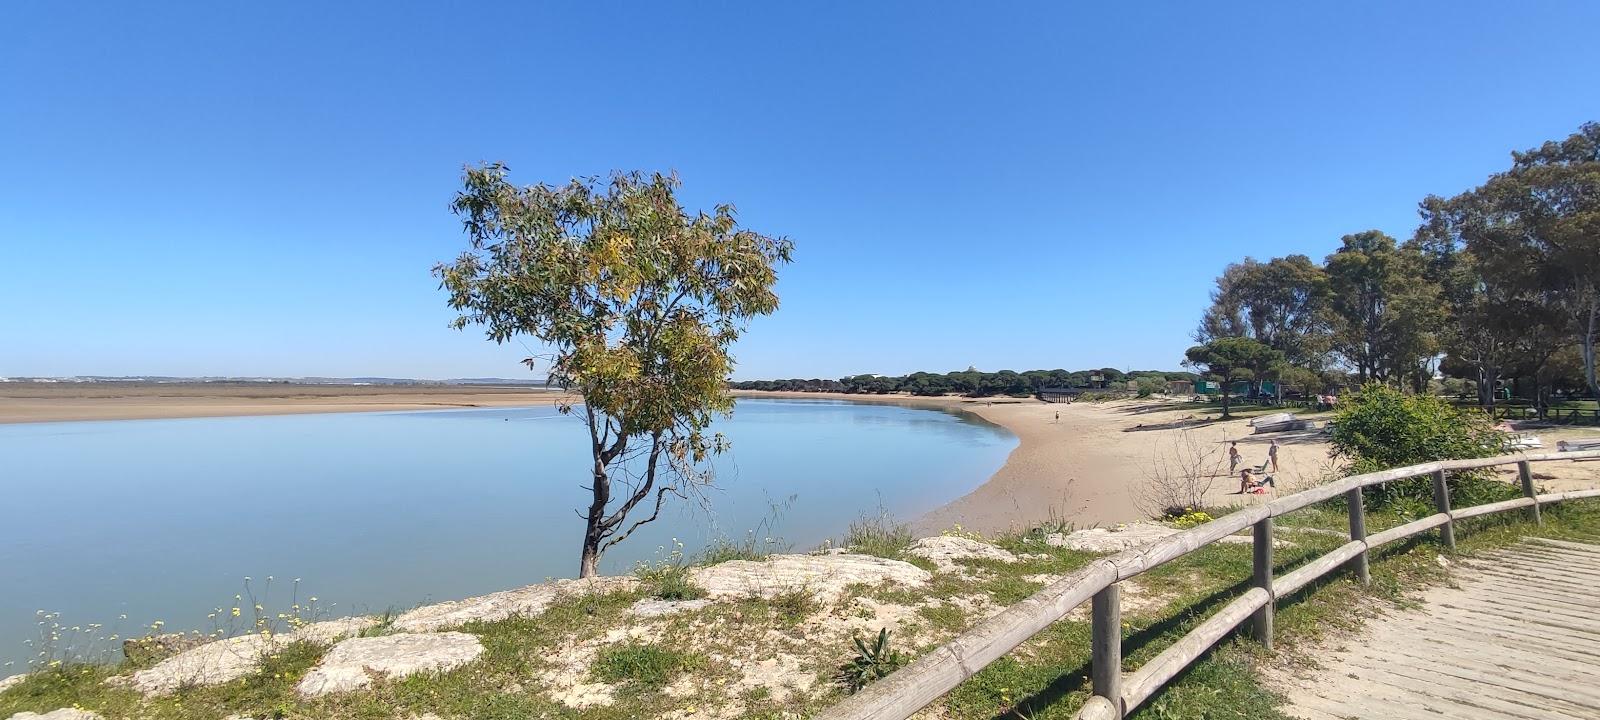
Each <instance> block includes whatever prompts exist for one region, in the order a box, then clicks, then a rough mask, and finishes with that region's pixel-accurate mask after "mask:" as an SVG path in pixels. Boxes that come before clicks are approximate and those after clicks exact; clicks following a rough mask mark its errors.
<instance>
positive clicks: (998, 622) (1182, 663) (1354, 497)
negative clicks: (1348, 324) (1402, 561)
mask: <svg viewBox="0 0 1600 720" xmlns="http://www.w3.org/2000/svg"><path fill="white" fill-rule="evenodd" d="M1595 458H1600V450H1589V451H1584V452H1566V453H1538V454H1528V455H1520V454H1519V455H1509V456H1502V457H1495V458H1484V459H1480V460H1448V461H1442V462H1431V463H1423V464H1421V465H1412V466H1410V467H1403V468H1395V469H1393V470H1384V471H1382V472H1375V473H1368V474H1366V475H1355V476H1352V477H1347V478H1344V479H1342V480H1339V481H1336V482H1333V483H1329V484H1327V485H1322V486H1320V487H1316V488H1313V489H1311V490H1306V491H1304V492H1300V493H1296V494H1294V495H1289V496H1286V497H1281V498H1278V499H1277V500H1274V501H1272V502H1270V503H1267V504H1265V505H1257V506H1255V507H1251V508H1247V509H1244V510H1240V511H1238V512H1235V513H1232V514H1230V515H1224V516H1222V517H1220V518H1217V519H1216V520H1213V521H1211V522H1209V523H1206V524H1204V525H1201V526H1199V527H1196V528H1193V529H1190V530H1186V531H1184V532H1182V533H1178V534H1177V535H1172V536H1170V537H1167V538H1163V539H1162V540H1158V541H1156V542H1155V543H1152V544H1150V545H1147V546H1145V547H1142V548H1137V549H1133V550H1127V551H1124V552H1121V553H1118V554H1116V555H1111V556H1109V557H1104V558H1099V559H1097V560H1094V561H1093V562H1090V563H1089V564H1088V565H1086V566H1084V567H1082V568H1080V569H1078V570H1077V571H1076V572H1074V573H1072V574H1071V575H1068V576H1067V577H1065V578H1062V579H1061V580H1058V581H1056V582H1055V583H1053V584H1051V585H1050V586H1048V587H1046V588H1044V589H1043V590H1040V591H1039V592H1037V593H1035V594H1034V595H1033V596H1031V597H1029V598H1028V599H1026V600H1023V601H1022V602H1020V603H1017V604H1016V605H1013V606H1011V607H1009V608H1006V609H1005V610H1003V611H1001V612H1000V613H999V614H997V615H995V616H993V617H991V618H989V619H987V620H985V621H983V622H981V623H979V624H978V625H977V626H975V627H973V628H972V629H971V630H968V631H966V632H964V633H962V634H961V635H959V636H957V637H956V638H955V639H953V640H951V641H950V642H948V643H946V644H944V645H942V646H940V647H939V648H937V649H935V650H933V651H932V652H929V653H928V654H926V655H924V656H922V657H921V658H918V659H917V660H916V661H915V662H913V663H911V664H910V665H908V666H906V667H904V668H902V669H901V670H899V671H898V672H896V673H894V674H893V675H890V676H889V677H887V678H884V679H883V680H880V681H878V682H876V683H873V684H872V685H869V686H867V687H866V688H865V689H863V690H862V691H860V692H858V693H856V694H855V695H852V696H850V697H849V698H846V699H845V700H844V701H843V702H840V703H839V704H837V705H835V706H833V707H831V708H829V709H827V710H825V711H823V712H822V714H820V715H818V716H817V717H818V718H820V719H822V720H904V719H905V718H907V717H910V716H911V714H912V713H915V712H916V711H918V710H920V709H922V708H923V707H925V706H927V705H928V704H930V703H932V702H933V701H934V700H937V699H938V698H939V696H941V695H943V694H945V693H946V692H949V691H950V690H951V689H952V688H954V687H955V686H956V685H958V684H960V683H961V682H962V681H963V680H966V679H967V678H969V677H972V676H973V675H975V674H977V673H978V671H980V670H982V669H983V668H984V667H985V666H987V665H988V664H989V663H991V662H994V661H995V660H997V659H999V658H1000V657H1002V656H1004V655H1005V654H1006V653H1008V652H1010V651H1011V650H1013V649H1015V648H1016V647H1017V646H1018V645H1021V644H1022V643H1024V642H1026V641H1027V640H1028V639H1029V638H1031V637H1033V636H1034V635H1035V634H1037V633H1039V632H1040V631H1042V630H1044V629H1045V628H1047V627H1049V626H1050V625H1051V623H1054V622H1056V621H1057V620H1060V619H1061V618H1063V617H1065V616H1066V615H1067V613H1069V612H1071V611H1072V610H1073V609H1074V608H1076V607H1078V606H1079V605H1081V604H1083V603H1084V602H1085V601H1088V602H1090V603H1091V608H1092V609H1091V613H1090V617H1091V627H1092V639H1091V641H1090V642H1091V653H1092V660H1091V666H1090V678H1091V682H1092V684H1093V688H1094V695H1093V697H1091V698H1090V699H1089V702H1087V703H1085V704H1084V706H1083V708H1082V709H1081V710H1079V711H1078V718H1080V720H1107V719H1114V718H1121V717H1123V716H1124V715H1126V714H1127V713H1129V712H1132V711H1133V709H1134V708H1136V707H1138V706H1139V705H1140V704H1141V703H1143V702H1144V701H1145V700H1148V699H1149V698H1150V697H1151V696H1152V695H1154V694H1155V693H1156V692H1157V691H1158V690H1160V689H1161V688H1162V687H1163V686H1165V685H1166V684H1167V683H1168V682H1170V681H1171V680H1172V679H1173V678H1174V677H1176V676H1177V675H1178V674H1179V673H1181V672H1183V670H1184V669H1185V668H1187V667H1188V666H1189V665H1190V664H1192V663H1193V662H1194V661H1195V659H1196V658H1198V657H1200V656H1201V655H1202V654H1204V653H1205V652H1206V650H1208V649H1210V647H1211V646H1212V645H1215V644H1216V643H1217V641H1219V640H1221V639H1222V638H1224V637H1226V636H1227V635H1228V633H1230V632H1232V631H1233V630H1234V629H1235V628H1237V627H1238V626H1240V625H1242V624H1246V623H1248V630H1249V632H1250V634H1251V635H1252V636H1254V637H1255V638H1256V639H1257V640H1259V641H1260V642H1262V643H1263V644H1265V645H1267V646H1268V647H1271V645H1272V616H1273V611H1274V604H1275V603H1276V600H1277V598H1279V597H1283V596H1286V595H1289V594H1291V593H1293V592H1295V591H1296V590H1299V589H1301V588H1303V587H1305V586H1306V585H1308V584H1310V583H1311V582H1312V581H1314V580H1316V579H1317V578H1320V577H1322V576H1324V575H1327V574H1329V573H1331V572H1334V571H1336V570H1339V569H1341V568H1349V569H1350V570H1351V571H1352V572H1354V573H1355V574H1356V576H1357V577H1358V578H1359V579H1360V580H1361V582H1363V583H1366V582H1368V581H1369V577H1368V574H1367V554H1368V553H1369V552H1370V551H1371V550H1372V549H1373V548H1376V547H1379V546H1382V545H1385V544H1388V543H1392V542H1395V541H1398V540H1402V539H1404V538H1408V537H1411V536H1413V535H1418V534H1420V533H1423V532H1428V531H1431V530H1434V529H1438V530H1439V533H1440V536H1441V538H1442V540H1443V542H1444V543H1445V544H1446V545H1448V546H1449V547H1452V548H1453V547H1455V521H1457V520H1462V519H1465V518H1470V517H1477V516H1480V515H1488V514H1490V513H1498V512H1506V511H1509V510H1523V511H1525V512H1526V513H1527V514H1528V518H1529V519H1530V520H1533V521H1535V522H1537V521H1538V520H1539V508H1540V507H1541V506H1543V505H1548V504H1550V503H1554V502H1560V501H1563V500H1575V499H1579V498H1590V497H1600V490H1579V491H1572V492H1565V493H1547V494H1544V495H1538V494H1536V491H1535V490H1534V485H1533V473H1532V470H1531V469H1530V465H1531V464H1532V463H1535V462H1545V461H1558V460H1583V459H1595ZM1512 464H1515V465H1517V469H1518V472H1519V474H1520V476H1521V485H1522V494H1523V497H1520V498H1516V499H1514V500H1506V501H1503V502H1497V503H1489V504H1487V505H1478V506H1475V507H1470V508H1461V509H1452V508H1451V507H1450V493H1449V489H1448V478H1447V476H1446V473H1447V472H1451V471H1456V470H1471V469H1477V468H1487V467H1495V466H1500V465H1512ZM1422 475H1431V476H1433V496H1434V503H1435V505H1436V506H1437V508H1438V510H1439V512H1438V513H1436V514H1434V515H1430V516H1428V517H1425V518H1422V519H1420V520H1415V521H1412V522H1409V523H1406V524H1404V525H1401V526H1399V527H1394V528H1390V529H1388V530H1384V531H1383V532H1378V533H1373V534H1371V535H1368V534H1367V531H1366V514H1365V511H1364V510H1363V508H1362V503H1361V489H1362V488H1365V487H1369V486H1373V485H1382V484H1384V483H1388V482H1393V481H1396V480H1403V479H1406V478H1411V477H1418V476H1422ZM1341 495H1342V496H1344V498H1345V504H1346V506H1347V508H1348V510H1349V515H1350V541H1349V542H1348V543H1345V544H1344V545H1342V546H1340V547H1339V548H1338V549H1336V550H1333V551H1332V552H1329V553H1327V554H1326V555H1323V556H1321V557H1319V558H1317V559H1315V560H1312V561H1310V562H1307V563H1306V564H1304V565H1301V566H1300V567H1298V568H1296V569H1294V570H1293V571H1290V572H1288V573H1286V574H1284V575H1283V576H1281V577H1276V578H1274V577H1273V572H1272V525H1273V522H1272V520H1273V518H1275V517H1279V516H1281V515H1284V514H1286V513H1290V512H1294V511H1296V510H1302V509H1304V508H1307V507H1310V506H1312V505H1315V504H1317V503H1320V502H1323V501H1326V500H1331V499H1334V498H1337V497H1339V496H1341ZM1245 528H1252V530H1253V535H1254V538H1253V539H1254V556H1255V557H1254V567H1255V571H1254V577H1253V581H1252V587H1251V588H1250V589H1249V590H1247V591H1245V592H1244V593H1243V594H1241V595H1240V596H1239V597H1238V598H1236V599H1234V600H1233V601H1232V602H1230V603H1228V604H1227V605H1226V606H1224V607H1223V608H1222V609H1221V610H1220V611H1218V612H1217V613H1216V614H1214V615H1212V616H1211V617H1210V618H1209V619H1208V620H1206V621H1205V622H1203V623H1201V624H1200V625H1199V626H1198V627H1196V628H1195V629H1194V630H1191V631H1190V632H1189V634H1187V635H1185V636H1183V637H1182V638H1181V639H1179V640H1178V641H1177V642H1175V643H1173V644H1172V646H1171V647H1168V648H1167V649H1166V650H1164V651H1162V652H1161V653H1160V654H1159V655H1157V656H1156V657H1155V658H1153V659H1151V660H1150V661H1149V662H1146V663H1145V664H1144V665H1142V666H1140V668H1139V669H1138V670H1135V671H1133V672H1131V673H1124V672H1123V671H1122V612H1121V607H1120V591H1119V586H1118V583H1120V582H1121V581H1123V580H1127V579H1128V578H1131V577H1133V576H1135V575H1138V574H1139V573H1142V572H1144V571H1146V570H1149V569H1151V568H1154V567H1157V566H1159V565H1162V564H1163V563H1167V562H1170V561H1172V560H1175V559H1177V558H1180V557H1183V556H1184V555H1188V554H1189V553H1192V552H1194V551H1196V550H1198V549H1200V548H1202V547H1205V546H1206V545H1210V544H1212V543H1214V542H1217V541H1219V540H1221V539H1222V538H1225V537H1227V536H1229V535H1232V534H1234V533H1236V532H1239V531H1241V530H1244V529H1245Z"/></svg>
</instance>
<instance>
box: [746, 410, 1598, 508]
mask: <svg viewBox="0 0 1600 720" xmlns="http://www.w3.org/2000/svg"><path fill="white" fill-rule="evenodd" d="M737 394H740V395H743V396H747V397H795V398H810V399H836V400H849V401H853V402H881V403H890V404H896V405H906V406H909V407H927V408H939V409H946V410H960V411H966V412H970V413H973V414H975V415H977V416H979V417H982V418H983V419H985V420H987V421H989V422H992V423H994V424H996V425H999V426H1001V427H1004V428H1006V429H1007V430H1010V431H1011V432H1012V433H1014V434H1015V435H1016V436H1017V438H1018V439H1019V443H1018V445H1017V448H1016V449H1015V450H1013V451H1012V452H1011V455H1010V456H1009V457H1008V458H1006V462H1005V464H1004V465H1003V466H1002V467H1001V468H1000V469H999V470H998V471H996V472H995V474H994V475H993V476H991V477H990V478H989V479H988V480H987V481H986V482H983V483H982V484H981V485H977V487H976V488H975V489H974V490H973V491H972V492H970V493H968V494H966V495H965V496H963V497H960V498H958V499H956V500H955V501H953V502H950V503H949V504H947V505H945V506H944V507H941V508H939V509H937V510H934V511H933V512H930V513H928V514H927V515H925V516H923V517H921V518H918V519H916V520H915V521H913V522H912V527H913V529H914V530H915V531H916V532H917V533H918V534H924V535H926V534H933V533H937V532H940V531H942V530H946V529H949V528H950V527H952V526H954V525H957V524H959V525H961V526H962V527H963V528H965V529H969V530H976V531H979V532H984V533H995V532H1007V531H1013V530H1026V529H1028V528H1032V527H1036V526H1038V525H1040V524H1043V523H1046V522H1050V521H1061V522H1066V523H1071V524H1073V525H1074V526H1076V527H1077V528H1080V529H1082V528H1087V527H1093V526H1109V525H1116V524H1119V523H1126V522H1135V521H1139V520H1144V519H1147V518H1148V517H1149V516H1150V513H1149V512H1148V511H1147V509H1146V508H1143V507H1141V505H1140V503H1139V501H1138V496H1139V486H1140V485H1141V484H1144V483H1146V482H1148V481H1149V478H1151V477H1152V476H1153V475H1156V474H1159V473H1160V472H1161V469H1160V468H1161V466H1162V465H1165V467H1166V468H1168V469H1169V471H1170V469H1172V468H1175V467H1179V466H1193V465H1195V464H1196V461H1195V460H1194V458H1195V457H1196V453H1197V452H1201V453H1204V452H1208V451H1209V452H1211V453H1213V454H1212V455H1211V456H1210V457H1209V458H1207V459H1205V461H1204V462H1205V466H1206V467H1207V468H1208V469H1214V470H1213V471H1212V472H1209V473H1207V476H1208V477H1210V478H1211V486H1210V489H1209V491H1208V492H1207V493H1206V494H1205V497H1206V501H1205V504H1206V505H1207V506H1210V507H1227V506H1230V505H1251V504H1257V503H1264V502H1270V501H1271V500H1273V499H1274V498H1276V497H1278V496H1279V495H1287V494H1291V493H1295V492H1299V491H1300V490H1304V489H1307V488H1310V487H1312V486H1314V485H1319V484H1321V483H1323V482H1326V481H1328V480H1330V479H1333V478H1336V477H1339V476H1340V475H1341V473H1340V472H1339V470H1338V468H1339V466H1340V465H1341V464H1342V463H1340V462H1337V461H1335V460H1334V459H1333V458H1332V457H1330V456H1329V451H1330V449H1331V448H1330V446H1329V444H1328V443H1327V441H1326V439H1324V438H1323V437H1321V436H1319V435H1316V434H1315V433H1307V432H1288V433H1275V434H1267V435H1253V434H1252V432H1253V430H1254V429H1253V428H1252V427H1250V425H1249V419H1248V418H1247V417H1238V418H1234V419H1231V420H1228V421H1226V422H1223V421H1208V418H1209V417H1210V415H1209V414H1208V412H1207V408H1206V407H1205V406H1201V405H1197V404H1190V403H1186V402H1170V401H1163V400H1124V401H1116V402H1108V403H1100V404H1093V403H1073V404H1070V405H1063V404H1050V403H1044V402H1040V401H1037V400H1033V399H1016V398H992V399H971V398H962V397H937V398H919V397H913V396H908V395H846V394H838V393H776V392H744V393H737ZM1241 410H1242V412H1245V413H1252V412H1257V413H1259V412H1262V410H1260V409H1257V408H1243V409H1241ZM1057 412H1059V413H1060V418H1059V419H1057V417H1056V413H1057ZM1300 414H1301V415H1302V416H1307V417H1309V418H1311V419H1313V420H1317V421H1322V420H1325V419H1327V417H1329V416H1328V415H1327V414H1314V413H1306V412H1305V411H1301V412H1300ZM1519 429H1520V430H1524V431H1526V432H1528V433H1530V434H1533V435H1536V436H1538V437H1540V438H1541V439H1542V440H1543V441H1544V442H1545V448H1546V449H1547V450H1551V451H1553V450H1554V449H1555V445H1556V442H1557V441H1559V440H1563V439H1573V438H1577V437H1589V436H1595V435H1600V429H1597V428H1583V427H1545V428H1537V427H1530V428H1519ZM1274 439H1276V440H1277V441H1278V444H1279V450H1278V465H1279V468H1278V471H1277V472H1276V473H1274V476H1275V480H1276V481H1277V489H1276V491H1275V492H1269V493H1268V494H1265V495H1253V494H1252V495H1240V494H1237V491H1238V490H1239V481H1238V477H1237V475H1234V474H1232V473H1230V472H1228V465H1227V455H1226V449H1227V446H1228V443H1229V442H1230V441H1237V442H1238V444H1239V453H1240V456H1241V458H1242V462H1241V464H1240V467H1243V466H1245V465H1246V464H1248V465H1251V466H1259V465H1261V464H1263V463H1264V462H1266V461H1267V450H1268V445H1269V443H1270V442H1271V441H1272V440H1274ZM1500 474H1501V475H1502V479H1504V480H1506V481H1507V482H1514V481H1515V479H1516V470H1515V467H1514V466H1508V467H1506V468H1502V469H1501V471H1500ZM1534 477H1535V478H1536V479H1537V480H1538V482H1539V485H1540V486H1541V487H1543V488H1544V489H1545V490H1547V491H1566V490H1576V489H1580V488H1593V487H1600V463H1594V462H1585V463H1567V462H1548V463H1540V464H1539V465H1538V466H1536V467H1535V469H1534ZM977 481H978V479H977V478H974V482H975V483H976V482H977Z"/></svg>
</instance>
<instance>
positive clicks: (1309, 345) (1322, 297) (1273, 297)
mask: <svg viewBox="0 0 1600 720" xmlns="http://www.w3.org/2000/svg"><path fill="white" fill-rule="evenodd" d="M1327 303H1328V277H1327V273H1325V272H1324V271H1323V269H1322V268H1321V267H1320V266H1318V265H1317V264H1316V263H1315V262H1313V261H1312V260H1311V258H1309V257H1306V256H1305V255H1289V256H1287V257H1281V258H1273V259H1271V260H1269V261H1267V262H1265V263H1263V262H1259V261H1257V260H1254V259H1251V258H1245V260H1244V262H1240V263H1234V264H1232V265H1229V266H1228V267H1227V268H1226V269H1224V270H1223V272H1222V275H1221V276H1219V277H1218V278H1217V288H1216V289H1215V290H1213V291H1212V293H1211V306H1210V307H1209V308H1207V309H1206V312H1205V315H1204V316H1202V318H1201V320H1200V327H1199V328H1198V329H1197V330H1196V331H1195V339H1196V340H1198V341H1200V342H1209V341H1211V340H1213V339H1217V338H1223V337H1247V338H1251V339H1254V340H1256V341H1258V342H1260V343H1262V344H1264V345H1266V346H1267V347H1270V348H1272V349H1274V350H1277V351H1278V352H1280V353H1282V354H1283V356H1284V358H1285V362H1284V363H1283V364H1282V366H1281V368H1279V369H1280V370H1287V369H1290V368H1302V369H1307V370H1311V371H1313V372H1314V371H1317V370H1320V369H1321V368H1322V366H1323V365H1324V364H1325V361H1326V358H1327V355H1328V350H1329V343H1328V337H1329V336H1328V313H1327ZM1276 374H1277V375H1278V376H1279V377H1280V379H1282V377H1283V373H1282V372H1277V373H1276ZM1262 379H1265V377H1262V376H1258V377H1257V380H1258V381H1259V380H1262Z"/></svg>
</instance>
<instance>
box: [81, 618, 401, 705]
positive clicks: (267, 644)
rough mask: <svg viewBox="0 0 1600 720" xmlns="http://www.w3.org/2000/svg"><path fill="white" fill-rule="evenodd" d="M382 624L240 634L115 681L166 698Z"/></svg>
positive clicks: (348, 622) (358, 621)
mask: <svg viewBox="0 0 1600 720" xmlns="http://www.w3.org/2000/svg"><path fill="white" fill-rule="evenodd" d="M377 624H378V620H377V618H371V617H351V618H340V619H338V620H326V621H323V622H318V623H311V624H310V625H306V626H304V627H302V628H300V629H299V630H296V631H294V632H291V633H285V634H283V635H240V636H238V637H231V638H228V639H226V640H216V641H212V642H207V643H206V644H204V645H200V646H199V647H195V648H191V649H188V650H184V651H183V652H180V653H178V654H176V655H173V656H172V657H169V658H167V659H165V660H162V661H161V662H158V663H156V664H155V665H154V666H152V667H150V668H147V669H144V670H138V671H135V672H134V673H133V674H132V675H131V676H127V677H117V678H112V679H111V681H112V682H125V683H127V684H128V685H130V686H132V687H133V688H134V689H135V690H138V691H139V692H141V693H144V694H145V695H165V694H168V693H171V692H175V691H176V690H177V689H178V688H181V687H187V686H204V685H220V684H222V683H225V682H231V681H234V680H237V679H239V678H242V677H244V676H246V675H249V674H250V673H253V672H255V671H256V670H257V669H258V668H260V667H261V658H262V656H264V655H266V654H267V653H270V652H272V651H274V650H277V649H278V648H281V647H283V646H284V645H287V644H289V643H292V642H310V643H316V644H318V645H327V644H329V643H331V642H333V641H334V640H336V639H338V638H341V637H349V636H354V635H358V634H360V633H361V631H362V630H365V629H367V628H369V627H374V626H376V625H377Z"/></svg>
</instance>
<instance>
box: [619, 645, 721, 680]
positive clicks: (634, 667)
mask: <svg viewBox="0 0 1600 720" xmlns="http://www.w3.org/2000/svg"><path fill="white" fill-rule="evenodd" d="M705 662H706V660H705V657H704V656H701V655H699V654H696V653H686V652H681V651H678V650H674V649H672V648H667V647H662V646H660V645H654V644H648V643H628V644H625V645H616V646H612V647H608V648H605V649H603V650H601V651H600V655H599V657H598V658H596V659H595V664H594V667H593V669H592V671H593V673H594V677H595V679H597V680H599V681H601V682H609V683H629V684H632V685H635V686H638V687H643V688H652V689H653V688H659V687H661V686H663V685H666V684H667V683H669V682H672V680H674V679H675V678H677V676H678V675H679V674H681V673H684V672H687V671H689V670H694V669H697V668H700V667H703V666H704V665H705Z"/></svg>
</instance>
